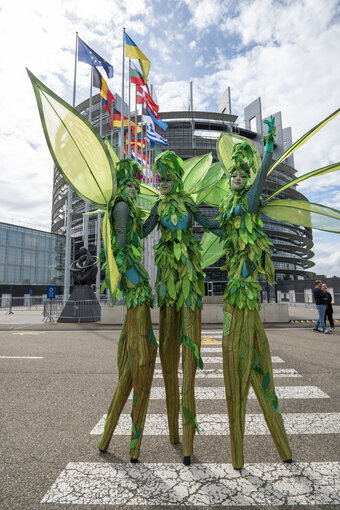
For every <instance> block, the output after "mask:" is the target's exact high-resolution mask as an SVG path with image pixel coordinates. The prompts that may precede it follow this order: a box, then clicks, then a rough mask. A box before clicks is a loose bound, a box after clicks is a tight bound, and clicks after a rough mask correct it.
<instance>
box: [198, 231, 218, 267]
mask: <svg viewBox="0 0 340 510" xmlns="http://www.w3.org/2000/svg"><path fill="white" fill-rule="evenodd" d="M223 244H224V242H223V241H221V238H220V237H218V236H215V234H213V233H212V232H205V233H204V234H203V237H202V239H201V241H200V246H201V249H202V269H204V268H205V267H209V266H212V265H213V264H215V262H217V261H218V260H219V259H220V258H221V257H222V256H223V254H224V252H223Z"/></svg>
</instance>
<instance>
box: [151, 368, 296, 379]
mask: <svg viewBox="0 0 340 510" xmlns="http://www.w3.org/2000/svg"><path fill="white" fill-rule="evenodd" d="M273 375H274V377H275V378H279V377H302V375H300V374H299V373H298V372H297V371H296V370H295V368H274V369H273ZM178 377H180V378H182V370H178ZM153 378H154V379H163V374H162V369H161V368H155V372H154V376H153ZM212 378H223V370H222V369H219V368H204V369H203V370H197V372H196V379H212Z"/></svg>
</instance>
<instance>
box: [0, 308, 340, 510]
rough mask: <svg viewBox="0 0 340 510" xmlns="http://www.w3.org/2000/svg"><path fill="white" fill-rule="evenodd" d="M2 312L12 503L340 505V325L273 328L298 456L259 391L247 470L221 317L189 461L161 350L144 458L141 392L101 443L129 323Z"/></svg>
mask: <svg viewBox="0 0 340 510" xmlns="http://www.w3.org/2000/svg"><path fill="white" fill-rule="evenodd" d="M292 308H294V307H292ZM295 308H296V310H295V314H296V320H312V317H311V318H309V317H308V316H306V315H305V317H304V319H302V317H300V319H298V315H299V313H297V308H298V307H295ZM306 310H307V309H306ZM307 311H308V310H307ZM312 313H314V315H315V310H311V314H312ZM335 317H337V314H335ZM1 318H2V317H1ZM1 318H0V325H1V329H2V331H0V366H1V371H0V373H1V394H2V398H1V404H0V405H1V422H2V426H1V437H2V441H1V464H0V470H1V473H0V476H1V484H2V488H1V495H0V508H1V510H3V509H6V510H7V509H11V510H17V509H18V510H19V509H20V510H37V509H40V510H44V509H48V510H51V509H60V510H64V509H65V508H74V509H76V510H78V509H79V510H81V509H106V508H107V509H110V510H111V509H112V510H113V509H115V510H118V509H119V510H132V509H133V510H136V509H138V510H144V509H152V510H153V509H154V510H156V509H162V510H163V509H166V508H169V509H170V508H171V509H174V508H190V509H198V510H200V509H208V508H209V509H211V508H212V509H222V508H226V507H229V506H230V507H236V508H240V509H251V508H262V509H269V508H271V509H274V508H275V509H277V508H280V509H281V508H282V509H284V508H287V509H288V508H289V509H299V510H300V509H307V508H308V509H318V508H320V509H321V508H322V509H325V510H326V509H327V510H328V509H335V508H339V506H340V493H339V478H340V476H339V475H340V463H339V437H340V403H339V394H340V388H339V375H338V374H339V364H340V363H339V341H340V325H339V330H338V329H337V328H336V330H335V333H333V334H331V335H323V334H318V333H313V332H312V331H311V327H312V324H308V323H298V326H297V327H296V326H295V325H294V324H293V323H290V324H287V325H281V327H269V326H268V327H267V328H266V331H267V335H268V338H269V341H270V345H271V349H272V361H273V369H274V377H275V380H276V389H277V394H278V396H279V399H280V407H281V411H282V414H283V416H284V420H285V424H286V429H287V433H288V435H289V439H290V443H291V447H292V451H293V458H294V462H293V463H292V464H289V465H287V464H283V463H282V462H281V461H280V458H279V456H278V454H277V451H276V448H275V446H274V443H273V441H272V438H271V436H270V435H269V434H268V430H267V427H266V424H265V422H264V419H263V417H262V414H261V411H260V407H259V405H258V403H257V400H256V398H255V395H254V393H253V392H252V391H251V392H250V394H249V401H248V406H247V417H246V435H245V447H244V453H245V467H244V469H243V470H242V471H241V472H238V471H235V470H234V469H233V468H232V465H231V455H230V447H229V436H228V420H227V415H226V403H225V397H224V387H223V377H222V372H221V370H222V357H221V356H222V353H221V325H216V326H214V327H209V328H207V327H205V326H204V327H203V331H202V358H203V361H204V364H205V366H204V369H203V370H202V371H200V373H199V377H197V379H196V398H197V414H198V423H199V426H200V429H201V432H202V434H201V435H200V436H196V439H195V445H194V448H195V453H194V456H193V457H192V461H193V463H192V465H191V466H190V467H185V466H183V464H182V449H181V448H182V445H181V444H178V445H175V446H173V445H171V444H170V443H169V440H168V433H167V423H166V411H165V401H164V386H163V381H162V378H161V366H160V363H159V358H157V360H156V361H157V364H156V370H155V378H154V383H153V388H152V392H151V398H150V404H149V412H148V416H147V420H146V424H145V432H144V437H143V442H142V448H141V455H140V462H139V463H138V464H137V465H133V464H130V462H129V442H130V412H131V404H132V400H131V398H130V399H129V400H128V402H127V404H126V406H125V408H124V410H123V414H122V415H121V418H120V421H119V424H118V427H117V429H116V432H115V434H114V436H113V438H112V441H111V444H110V447H109V450H108V452H107V453H106V454H101V453H100V452H99V451H98V450H97V448H96V445H97V442H98V439H99V435H100V434H101V432H102V430H103V423H104V420H105V413H106V411H107V408H108V405H109V403H110V400H111V397H112V394H113V390H114V388H115V384H116V381H117V368H116V348H117V340H118V337H119V328H118V327H115V328H112V327H108V326H106V327H100V326H99V325H96V324H92V325H91V326H88V325H85V324H83V325H61V324H55V323H54V324H53V323H52V324H44V323H41V317H40V320H39V321H37V322H36V324H34V322H30V323H28V324H27V320H26V323H22V324H20V323H17V324H15V323H14V322H13V323H10V324H7V325H6V323H4V322H1ZM32 320H33V319H32V316H31V321H32ZM292 320H293V319H292ZM155 333H156V336H157V335H158V331H157V330H155ZM130 397H131V396H130Z"/></svg>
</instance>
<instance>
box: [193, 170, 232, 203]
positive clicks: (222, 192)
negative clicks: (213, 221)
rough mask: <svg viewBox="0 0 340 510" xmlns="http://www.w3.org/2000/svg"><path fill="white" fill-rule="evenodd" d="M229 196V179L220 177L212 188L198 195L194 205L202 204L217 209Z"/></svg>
mask: <svg viewBox="0 0 340 510" xmlns="http://www.w3.org/2000/svg"><path fill="white" fill-rule="evenodd" d="M229 194H230V186H229V179H227V177H226V176H222V177H221V179H220V180H219V181H218V182H217V183H216V184H214V186H213V187H212V188H210V189H208V190H206V191H202V193H200V194H199V195H198V197H197V202H196V203H197V204H202V203H203V202H204V203H205V204H208V205H211V206H212V207H219V206H220V205H221V203H222V202H223V200H224V199H225V198H226V197H227V196H228V195H229Z"/></svg>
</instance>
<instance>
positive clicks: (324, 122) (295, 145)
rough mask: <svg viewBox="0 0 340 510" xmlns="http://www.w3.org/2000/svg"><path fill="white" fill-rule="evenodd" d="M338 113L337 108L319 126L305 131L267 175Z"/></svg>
mask: <svg viewBox="0 0 340 510" xmlns="http://www.w3.org/2000/svg"><path fill="white" fill-rule="evenodd" d="M339 113H340V108H338V109H337V110H335V112H333V113H331V114H330V115H328V117H326V118H325V119H324V120H322V121H321V122H319V124H317V125H316V126H314V127H313V128H312V129H310V130H309V131H307V133H305V134H304V135H302V136H301V138H299V140H297V141H296V142H295V143H293V145H291V146H290V147H289V149H287V150H286V151H285V152H284V153H283V154H282V155H281V156H280V157H279V159H277V160H276V161H275V162H274V163H273V164H272V166H271V167H270V169H269V172H268V174H270V172H272V171H273V170H274V169H275V168H276V167H277V166H278V165H279V164H280V163H282V161H284V160H285V159H287V158H288V156H290V155H291V154H293V152H295V151H296V150H297V149H298V148H299V147H301V146H302V145H303V144H304V143H306V142H307V140H309V139H310V138H311V137H312V136H313V135H315V133H317V132H318V131H320V129H321V128H323V127H324V126H325V125H326V124H327V123H328V122H329V121H331V120H332V119H334V117H336V116H337V115H338V114H339Z"/></svg>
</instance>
